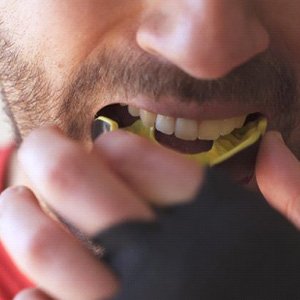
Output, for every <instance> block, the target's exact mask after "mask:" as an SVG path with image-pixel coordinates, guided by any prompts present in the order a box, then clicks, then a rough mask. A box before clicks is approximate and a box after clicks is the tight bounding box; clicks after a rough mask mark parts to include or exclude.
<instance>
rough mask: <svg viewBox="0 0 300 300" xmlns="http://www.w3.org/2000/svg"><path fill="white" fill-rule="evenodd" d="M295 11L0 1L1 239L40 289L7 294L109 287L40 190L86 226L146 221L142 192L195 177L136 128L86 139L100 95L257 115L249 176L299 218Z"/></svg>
mask: <svg viewBox="0 0 300 300" xmlns="http://www.w3.org/2000/svg"><path fill="white" fill-rule="evenodd" d="M125 2H126V3H125ZM124 3H125V4H126V5H124ZM299 13H300V3H299V1H297V0H290V1H289V3H288V4H287V3H286V1H285V0H260V1H258V0H257V1H255V0H254V1H250V0H248V1H244V0H243V1H242V0H227V1H224V0H223V1H222V0H195V1H193V0H178V1H175V0H164V1H159V0H151V1H150V0H149V1H146V0H145V1H141V0H128V1H121V0H113V1H105V0H103V1H102V0H101V1H100V0H90V1H83V0H64V1H58V0H45V1H38V0H19V1H8V0H0V20H1V25H0V41H1V43H0V47H1V51H0V53H1V54H0V74H1V85H2V86H3V90H2V93H3V94H5V95H6V104H7V107H8V110H9V112H10V116H11V118H12V121H13V124H14V127H15V132H16V137H17V141H18V142H19V143H21V141H23V143H22V145H21V147H20V149H19V160H20V164H21V165H19V164H18V163H15V168H13V169H14V171H13V172H12V173H11V174H12V176H11V178H10V181H11V184H12V183H15V182H17V183H21V184H25V185H27V187H17V188H16V187H14V188H10V189H8V190H6V191H5V192H4V193H2V194H1V202H0V215H1V220H0V228H1V239H2V241H3V243H4V245H5V247H6V249H7V250H8V252H9V253H10V254H11V256H12V257H13V259H14V260H15V261H16V263H17V264H18V265H19V267H20V268H21V270H23V272H24V273H25V274H26V275H27V276H29V278H30V279H32V280H33V281H34V282H35V283H37V285H38V286H39V287H40V290H37V289H36V290H30V291H25V292H23V293H22V294H20V295H18V296H17V299H48V298H46V297H50V299H52V298H59V299H83V298H84V299H95V298H97V299H106V298H108V297H110V296H111V295H113V294H114V293H115V292H116V291H117V289H118V284H119V283H118V281H117V279H116V277H115V275H114V274H113V273H112V272H111V271H110V270H108V269H107V267H106V266H104V265H103V264H102V263H101V262H99V261H98V260H96V259H95V257H94V256H93V255H92V254H91V253H90V252H88V251H87V250H86V249H85V248H84V247H83V246H82V245H81V244H80V243H79V242H78V241H77V240H75V239H74V238H73V237H72V236H71V235H69V234H68V233H66V232H65V231H64V230H62V229H61V226H59V225H58V224H57V222H55V221H54V220H53V219H52V218H50V217H49V216H48V214H46V213H44V212H43V211H41V209H40V207H39V205H38V201H39V200H41V199H42V200H43V201H44V203H47V205H48V206H50V207H51V208H52V209H54V210H55V211H56V212H58V213H59V214H60V215H61V216H62V217H63V218H64V219H66V220H68V222H70V223H72V224H73V225H74V226H76V227H77V228H78V229H80V230H81V231H82V232H84V233H85V234H86V235H87V236H92V235H93V234H95V233H97V232H99V231H101V230H105V229H106V228H108V227H110V226H112V225H114V224H116V223H119V222H122V221H125V220H129V219H142V220H152V219H154V218H155V214H154V212H153V211H152V210H151V209H150V206H149V204H150V202H151V201H154V204H156V205H172V204H174V203H178V202H181V201H183V200H182V199H192V197H193V196H194V195H195V194H196V192H197V190H198V188H199V186H201V181H202V179H203V170H202V169H200V168H199V166H197V165H195V164H194V163H193V162H191V161H189V160H186V159H185V158H184V157H182V156H181V155H179V154H177V153H175V152H173V151H170V150H167V149H165V148H163V147H161V146H158V145H153V144H151V143H150V142H148V141H145V140H143V139H142V138H140V137H136V136H133V135H131V134H126V133H123V132H115V133H110V134H106V135H104V136H102V137H100V138H98V139H97V140H96V141H95V142H94V143H93V141H92V140H91V138H90V133H89V132H90V126H91V122H92V120H93V118H94V115H95V114H96V113H97V111H98V110H99V109H101V108H103V107H105V106H107V105H109V104H112V103H119V102H123V103H126V104H133V105H135V106H138V107H141V108H145V109H147V110H150V111H153V112H155V113H162V114H166V115H170V116H174V117H185V118H190V119H197V120H203V119H216V118H227V117H232V116H238V115H241V114H245V113H251V112H261V113H263V114H264V115H266V116H267V117H268V119H269V132H268V133H267V134H266V135H265V137H264V138H263V141H262V143H261V146H260V149H259V153H258V157H257V161H256V178H257V181H258V186H259V188H260V190H261V192H262V193H263V194H264V195H265V198H266V199H267V200H268V201H269V202H270V204H271V205H272V206H274V207H275V208H276V209H278V210H279V211H280V212H281V213H282V214H284V215H285V216H286V217H287V218H288V219H289V220H290V221H291V222H292V223H293V224H295V226H297V227H299V228H300V221H299V220H300V200H299V199H300V198H299V194H300V190H299V186H300V184H299V183H300V182H299V181H300V166H299V161H298V160H299V158H300V135H299V124H298V119H299V111H298V109H299V104H300V103H299V97H298V84H299V80H300V78H299V76H300V74H299V72H300V65H299V63H300V55H299V53H300V40H299V38H298V37H299V34H300V29H299V28H300V24H299V23H300V21H299V17H298V16H299ZM125 71H126V73H124V72H125ZM158 71H159V72H158ZM124 74H126V75H127V76H125V75H124ZM175 79H176V80H178V82H179V83H180V84H179V85H178V84H177V83H178V82H175ZM237 79H238V81H237ZM178 86H179V87H178ZM209 87H213V88H212V89H211V90H210V89H209ZM186 90H188V91H189V92H188V93H187V92H186ZM49 126H51V128H49ZM53 126H54V127H53ZM41 127H44V128H41ZM281 136H283V139H282V138H281ZM136 157H140V158H141V159H139V160H138V161H137V160H136ZM37 162H38V163H37ZM153 162H155V163H153ZM157 162H161V163H157ZM133 165H134V166H135V168H133V167H132V166H133ZM16 169H17V170H18V172H15V170H16ZM143 170H147V172H146V173H145V172H144V171H143ZM20 172H24V174H25V175H26V177H27V178H26V181H25V175H24V176H23V175H22V176H20V175H19V174H20ZM170 174H174V176H171V175H170ZM175 174H176V176H175ZM178 174H180V176H178ZM16 178H18V180H16ZM96 178H101V181H99V180H97V179H96ZM187 179H189V180H187ZM274 186H276V191H275V190H274ZM74 187H76V188H74ZM77 187H78V188H77ZM83 187H85V188H83ZM176 187H177V188H176ZM166 191H168V192H167V193H166ZM33 192H34V193H33ZM99 195H101V196H99ZM124 195H125V196H124ZM37 198H38V199H37ZM121 199H122V200H121ZM149 199H151V200H149ZM108 200H109V201H108ZM152 204H153V203H152ZM77 208H80V209H79V210H78V209H77ZM21 212H22V213H21ZM24 212H25V213H24ZM18 228H22V236H21V231H20V230H18ZM45 232H46V233H47V235H46V236H47V239H45V238H43V236H45ZM48 237H51V238H48ZM57 244H59V245H60V247H59V249H57ZM52 251H53V252H54V251H55V253H56V256H55V257H53V256H52V255H49V253H50V254H51V253H52ZM54 259H55V264H54V263H53V261H54ZM70 259H76V261H77V262H78V263H77V264H76V266H71V267H70V266H69V264H68V262H69V261H70ZM65 265H67V266H68V267H67V268H66V267H65V268H64V267H62V266H65ZM85 268H86V269H88V270H89V272H84V271H83V270H85ZM45 269H47V270H48V272H47V274H45V272H43V270H45ZM54 276H55V277H58V276H59V278H60V280H58V282H59V284H58V283H57V282H53V280H51V279H52V278H53V277H54ZM77 278H78V279H80V280H81V281H82V282H83V283H84V284H78V285H77V284H76V285H74V280H76V279H77ZM99 282H103V285H99ZM60 284H61V285H62V286H63V288H62V286H60ZM46 294H47V295H48V296H47V295H46ZM83 295H84V296H83ZM51 297H52V298H51Z"/></svg>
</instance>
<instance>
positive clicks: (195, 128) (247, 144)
mask: <svg viewBox="0 0 300 300" xmlns="http://www.w3.org/2000/svg"><path fill="white" fill-rule="evenodd" d="M266 127H267V120H266V118H265V117H264V116H263V115H262V114H261V113H258V112H257V113H250V114H242V115H236V116H232V117H229V118H225V119H224V118H223V119H215V120H213V119H206V120H205V119H203V120H201V121H199V120H195V119H187V118H181V117H177V118H176V117H172V116H167V115H162V114H157V113H154V112H151V111H147V110H145V109H142V108H138V107H136V106H132V105H125V104H112V105H108V106H106V107H104V108H102V109H101V110H100V111H98V113H97V114H96V116H95V120H94V122H93V126H92V138H93V139H95V138H96V137H97V136H98V135H100V134H102V133H104V132H109V131H113V130H116V129H118V128H121V129H125V130H127V131H131V132H133V133H135V134H138V135H140V136H144V137H146V138H148V139H150V140H153V141H155V142H157V143H159V144H161V145H164V146H166V147H168V148H171V149H173V150H175V151H178V152H181V153H184V154H185V155H187V156H188V157H190V158H192V159H194V160H196V161H197V162H199V163H200V164H201V165H209V166H215V165H218V164H221V163H223V162H224V161H227V160H228V159H230V158H232V157H234V156H238V154H239V153H240V152H244V150H245V149H247V148H251V146H252V145H254V144H256V143H257V142H258V141H259V140H260V137H261V136H262V135H263V134H264V132H265V131H266Z"/></svg>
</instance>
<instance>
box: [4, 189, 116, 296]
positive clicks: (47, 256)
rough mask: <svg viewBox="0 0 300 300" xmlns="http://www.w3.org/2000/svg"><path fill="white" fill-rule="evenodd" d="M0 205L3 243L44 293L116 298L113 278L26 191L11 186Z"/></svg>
mask: <svg viewBox="0 0 300 300" xmlns="http://www.w3.org/2000/svg"><path fill="white" fill-rule="evenodd" d="M0 203H1V205H0V216H1V217H0V230H1V232H0V233H1V241H2V243H3V245H4V246H5V248H6V249H7V250H8V252H9V253H10V255H11V256H12V258H13V260H14V261H15V262H16V264H17V265H18V266H19V268H20V269H21V270H22V271H23V272H24V273H25V274H26V275H27V276H28V277H29V279H31V280H32V281H33V282H35V283H36V284H37V285H38V286H40V287H41V289H42V290H44V291H46V293H47V294H49V295H51V296H52V297H53V298H57V299H74V300H75V299H78V300H79V299H87V300H88V299H108V298H110V297H111V296H112V295H114V293H115V292H116V290H117V287H118V284H117V281H116V279H115V277H114V275H113V274H112V273H111V272H110V271H109V270H108V269H107V267H106V266H105V265H104V264H102V263H101V262H99V260H98V259H97V258H96V257H95V256H94V255H92V254H91V253H90V252H89V251H88V250H87V249H85V247H84V246H82V245H81V244H80V243H79V242H78V241H77V240H75V239H74V238H73V237H72V236H71V235H70V234H69V233H67V232H65V231H64V230H63V229H62V228H61V226H59V225H58V224H57V223H55V222H54V221H53V220H51V219H50V218H48V217H47V216H46V215H45V214H44V213H43V212H42V211H41V210H40V208H39V205H38V203H37V200H36V199H35V197H34V195H33V194H32V193H31V192H30V191H29V190H28V189H26V188H24V187H18V188H10V189H8V190H6V191H5V192H3V193H2V194H1V197H0ZM28 293H30V292H28ZM35 295H36V296H37V295H38V294H36V292H35ZM20 297H21V296H20ZM37 297H41V296H37ZM37 299H39V298H37Z"/></svg>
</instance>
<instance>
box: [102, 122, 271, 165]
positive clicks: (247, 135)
mask: <svg viewBox="0 0 300 300" xmlns="http://www.w3.org/2000/svg"><path fill="white" fill-rule="evenodd" d="M96 120H98V121H100V122H101V123H102V124H104V128H105V131H114V130H117V129H118V128H119V125H118V123H117V122H116V121H114V120H112V119H110V118H107V117H104V116H100V117H98V118H97V119H96ZM122 129H123V130H126V131H129V132H132V133H135V134H137V135H140V136H143V137H145V138H147V139H149V140H152V141H154V142H157V141H156V139H155V134H154V132H155V129H154V127H150V128H149V127H146V126H144V125H143V123H142V121H141V120H137V121H135V122H134V123H133V124H132V125H131V126H129V127H126V128H122ZM266 129H267V119H266V118H263V117H260V118H258V119H257V120H255V121H251V122H248V123H247V124H246V125H245V126H243V127H242V128H238V129H234V130H233V131H232V132H231V133H230V134H227V135H225V136H220V137H219V138H218V139H217V140H215V141H214V143H213V146H212V148H211V149H210V150H209V151H206V152H200V153H196V154H186V156H187V157H190V158H192V159H193V160H195V161H197V162H198V163H199V164H201V165H208V166H214V165H217V164H220V163H221V162H223V161H225V160H227V159H229V158H230V157H232V156H234V155H235V154H237V153H238V152H240V151H242V150H244V149H246V148H247V147H249V146H251V145H253V144H254V143H256V142H257V141H258V140H259V138H260V137H261V136H263V135H264V133H265V132H266Z"/></svg>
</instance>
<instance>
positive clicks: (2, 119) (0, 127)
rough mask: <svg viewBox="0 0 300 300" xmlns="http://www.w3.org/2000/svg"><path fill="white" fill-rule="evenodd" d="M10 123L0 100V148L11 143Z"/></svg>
mask: <svg viewBox="0 0 300 300" xmlns="http://www.w3.org/2000/svg"><path fill="white" fill-rule="evenodd" d="M12 137H13V135H12V130H11V126H10V121H9V119H8V117H7V116H6V114H5V112H4V105H3V102H2V101H1V99H0V147H1V146H3V145H6V144H8V143H9V142H10V141H12Z"/></svg>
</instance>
